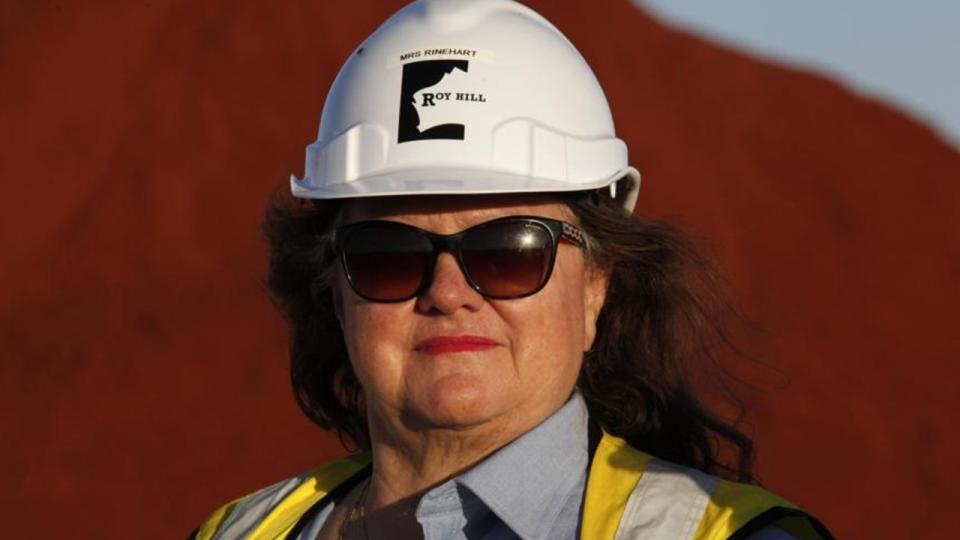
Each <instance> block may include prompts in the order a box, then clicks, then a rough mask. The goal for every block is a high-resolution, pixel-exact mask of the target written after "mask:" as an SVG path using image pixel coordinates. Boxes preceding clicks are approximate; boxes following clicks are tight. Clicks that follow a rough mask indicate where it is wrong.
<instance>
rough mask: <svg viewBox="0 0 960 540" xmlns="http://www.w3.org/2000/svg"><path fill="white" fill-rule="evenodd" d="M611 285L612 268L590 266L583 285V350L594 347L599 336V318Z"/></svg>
mask: <svg viewBox="0 0 960 540" xmlns="http://www.w3.org/2000/svg"><path fill="white" fill-rule="evenodd" d="M609 285H610V270H609V269H607V268H598V267H595V266H592V265H591V266H590V267H588V269H587V274H586V276H585V278H584V287H583V294H584V296H583V324H584V327H583V351H584V352H586V351H589V350H590V348H591V347H593V340H594V339H596V337H597V318H598V317H600V311H601V310H602V309H603V304H604V302H606V300H607V287H609Z"/></svg>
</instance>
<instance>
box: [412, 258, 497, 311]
mask: <svg viewBox="0 0 960 540" xmlns="http://www.w3.org/2000/svg"><path fill="white" fill-rule="evenodd" d="M483 301H484V298H483V295H481V294H480V293H478V292H477V291H475V290H474V289H473V287H471V286H470V284H469V283H467V278H466V276H464V275H463V271H461V270H460V265H459V264H457V259H456V258H454V256H453V255H452V254H450V253H441V254H440V256H439V257H437V264H436V267H435V268H434V270H433V282H431V283H430V286H429V287H428V288H427V290H426V291H424V292H423V293H421V294H420V296H418V297H417V310H418V311H420V312H421V313H431V312H433V313H443V314H445V315H452V314H453V313H455V312H456V311H457V310H458V309H460V308H466V309H468V310H470V311H476V310H478V309H480V307H481V306H482V305H483Z"/></svg>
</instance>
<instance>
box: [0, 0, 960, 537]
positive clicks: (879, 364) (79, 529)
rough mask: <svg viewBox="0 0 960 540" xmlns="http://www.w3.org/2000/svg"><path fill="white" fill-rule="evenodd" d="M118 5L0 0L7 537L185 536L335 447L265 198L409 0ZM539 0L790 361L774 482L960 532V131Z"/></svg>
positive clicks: (765, 406)
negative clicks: (955, 139) (361, 51)
mask: <svg viewBox="0 0 960 540" xmlns="http://www.w3.org/2000/svg"><path fill="white" fill-rule="evenodd" d="M113 4H114V5H112V6H109V5H106V4H103V5H98V6H96V7H92V6H91V5H90V4H83V3H70V4H62V5H61V4H57V3H48V2H19V3H12V4H9V5H5V6H4V7H2V8H0V70H2V71H0V118H2V129H0V148H3V149H4V152H3V158H2V160H0V178H3V186H4V195H3V197H2V198H0V201H2V203H0V204H2V214H0V215H2V216H3V218H2V219H3V226H2V227H0V252H2V253H3V255H2V264H0V279H2V283H4V284H5V287H4V288H3V290H2V291H0V358H2V359H3V371H4V376H3V377H2V379H0V391H2V393H0V395H2V396H3V399H4V406H3V407H2V409H0V410H2V411H3V413H0V414H2V425H0V430H2V433H3V434H4V436H3V437H2V438H0V441H2V442H0V458H2V459H0V461H2V463H3V465H0V477H2V478H5V479H6V486H7V488H6V489H4V490H3V494H2V495H0V506H2V507H3V508H6V509H8V514H7V516H6V517H5V518H4V519H5V527H4V531H5V532H6V534H7V535H8V536H14V537H19V536H44V537H56V536H71V537H74V538H130V537H154V536H155V537H158V538H166V537H181V536H182V535H184V534H185V533H186V532H187V531H189V530H190V529H192V528H193V527H194V526H195V525H196V524H197V523H198V522H199V521H200V520H201V519H202V518H203V517H204V516H205V515H206V514H207V513H208V512H209V511H210V510H212V509H213V508H214V507H215V506H216V505H218V504H220V503H222V502H224V501H226V500H227V499H229V498H232V497H234V496H238V495H240V494H243V493H246V492H249V491H251V490H253V489H255V488H257V487H260V486H263V485H266V484H268V483H270V482H273V481H275V480H278V479H280V478H283V477H286V476H289V475H291V474H294V473H296V472H299V471H302V470H304V469H307V468H309V467H311V466H312V465H315V464H317V463H319V462H320V461H322V460H323V459H325V458H327V457H330V456H333V455H335V454H338V453H340V452H341V450H340V449H339V448H338V446H337V445H336V443H335V440H334V439H333V438H332V437H330V436H327V435H324V434H321V433H318V431H317V430H315V429H313V428H312V427H311V426H310V425H309V423H308V422H307V421H306V420H305V419H304V418H303V417H302V416H301V415H300V414H299V413H298V411H297V410H296V407H295V405H294V402H293V399H292V397H291V395H290V390H289V388H288V383H287V373H286V359H285V336H284V330H283V327H282V324H281V322H280V320H279V318H278V317H277V316H276V315H275V314H274V313H273V311H272V309H271V307H270V304H269V302H268V300H267V299H266V296H265V294H264V293H263V286H262V284H261V280H262V277H261V276H262V269H263V261H264V248H263V244H262V241H261V239H260V233H259V229H258V225H259V220H260V216H261V212H262V209H263V206H264V203H265V201H266V199H267V198H268V196H269V194H270V192H271V190H272V189H273V188H274V187H275V186H276V185H278V184H279V183H281V182H282V179H283V178H284V175H285V174H287V173H290V172H296V173H300V172H301V171H302V156H303V154H302V152H303V147H304V146H305V145H306V144H307V143H308V142H310V141H311V140H312V138H313V137H314V135H315V132H316V123H317V120H318V118H319V114H320V109H321V106H322V103H323V98H324V96H325V94H326V91H327V89H328V87H329V84H330V82H331V81H332V78H333V76H334V75H335V73H336V70H337V69H338V68H339V65H340V63H341V62H342V61H343V60H344V59H345V58H346V57H347V55H348V54H349V53H350V52H351V50H352V48H353V47H354V46H355V45H356V44H357V43H358V42H359V41H360V40H361V39H363V38H364V37H365V36H366V35H367V34H368V33H369V32H371V31H372V30H373V29H374V28H375V27H376V26H377V25H378V24H379V22H380V21H381V20H382V19H384V18H385V17H386V16H388V15H389V14H390V13H392V12H393V11H394V10H395V9H397V8H399V7H400V5H401V2H398V1H381V2H374V1H372V0H368V1H358V2H353V3H351V4H350V8H349V10H348V11H347V10H345V8H344V6H345V5H346V4H343V3H335V2H319V1H316V2H296V3H290V4H285V5H284V8H283V9H278V8H276V7H274V6H273V5H271V4H268V3H257V2H253V3H238V2H227V1H223V0H206V1H204V2H194V3H185V2H180V3H173V4H171V3H149V2H128V3H120V2H115V3H113ZM531 4H532V6H533V7H534V8H535V9H537V10H538V11H541V13H543V14H544V15H546V16H547V17H548V18H549V19H551V20H553V21H554V22H555V23H556V24H557V25H558V26H559V27H560V28H561V29H563V30H564V31H565V33H567V35H568V36H569V37H570V38H571V39H572V41H573V42H574V43H575V44H577V46H578V47H579V48H580V49H581V50H582V52H583V53H584V55H585V56H586V57H587V59H588V61H590V62H591V64H592V65H593V66H594V68H595V71H596V73H597V75H598V77H599V79H600V81H601V82H602V83H603V85H604V87H605V89H606V90H607V93H608V96H609V99H610V102H611V104H612V107H613V109H614V115H615V118H616V121H617V125H618V131H619V133H620V134H621V136H622V137H624V138H625V139H626V140H627V142H628V144H629V145H630V148H631V152H632V156H633V160H634V163H635V164H636V165H637V166H638V167H639V168H640V170H641V171H642V172H643V174H644V179H645V183H644V187H643V190H642V192H641V199H640V206H639V211H640V212H641V213H643V214H646V215H650V216H672V217H675V218H677V219H678V220H679V221H681V223H683V224H684V225H686V226H687V227H689V229H690V230H692V231H693V232H695V233H696V234H698V235H699V236H703V237H705V238H708V239H709V240H710V243H711V244H712V245H713V246H714V248H715V251H716V254H717V256H718V257H719V259H720V260H721V261H722V263H723V265H724V266H725V267H726V268H727V270H728V275H729V278H730V281H731V282H732V284H733V289H734V291H735V293H736V294H737V298H738V300H739V305H740V306H741V308H742V309H743V310H744V311H745V312H746V313H747V314H748V315H749V316H750V317H751V318H752V319H753V320H755V321H758V322H759V323H760V324H761V325H762V326H763V328H764V329H765V333H764V334H763V336H764V337H763V340H762V343H760V344H758V345H756V346H753V349H752V352H755V353H756V354H758V355H759V356H760V357H762V358H764V359H765V360H766V361H768V362H770V363H773V364H776V365H777V366H780V368H782V370H783V371H785V372H786V373H788V374H789V376H790V379H791V384H790V385H789V387H787V388H786V389H785V390H782V391H767V392H748V394H747V405H748V407H749V408H750V411H751V412H750V417H749V419H750V420H751V422H752V423H753V425H754V426H755V435H756V438H757V442H758V447H759V450H760V455H761V460H760V470H761V474H762V476H763V478H764V480H765V482H766V484H767V485H768V486H770V487H771V488H772V489H774V490H775V491H778V492H780V493H782V494H783V495H785V496H787V497H789V498H792V499H795V500H797V501H799V502H802V503H804V504H805V505H807V506H808V507H809V508H810V509H812V510H813V511H814V512H815V513H816V514H817V515H819V516H821V517H822V518H823V520H824V521H825V522H826V523H828V524H829V525H830V526H831V527H832V528H834V529H835V531H836V533H837V534H838V536H839V537H850V538H854V537H857V538H904V537H923V538H934V537H945V536H944V535H945V533H942V532H938V531H939V530H941V529H945V525H944V524H945V519H944V518H943V516H948V515H952V511H953V508H952V506H953V503H952V497H951V496H950V493H951V491H949V490H950V488H951V483H950V482H949V478H950V477H951V476H952V474H953V472H954V467H953V458H951V457H950V456H955V455H956V454H957V453H958V451H960V444H958V437H957V434H956V430H955V429H951V425H950V424H949V423H948V422H949V418H950V416H951V413H952V412H954V411H957V410H960V407H958V392H957V386H956V383H955V382H954V377H955V376H956V375H957V367H956V362H955V360H956V358H957V357H958V353H960V340H958V337H957V335H958V334H957V332H956V330H955V329H952V328H953V323H950V321H951V320H953V319H952V316H951V315H950V313H951V312H952V309H953V308H954V306H955V305H956V304H957V303H958V300H960V294H958V292H960V291H958V289H960V286H958V280H957V276H958V270H960V241H958V236H960V227H958V226H957V211H958V210H960V197H958V195H960V185H958V183H957V182H956V180H957V179H958V178H960V154H958V152H957V151H956V150H954V149H952V148H951V147H949V146H948V145H946V144H944V143H943V142H942V141H941V140H939V139H938V138H937V137H936V136H935V135H934V134H933V133H932V132H931V131H930V130H929V129H927V128H925V127H924V126H922V125H920V124H918V123H916V122H914V121H912V120H910V119H909V118H907V117H906V116H904V115H902V114H899V113H898V112H896V111H894V110H892V109H891V108H889V107H887V106H885V105H883V104H880V103H876V102H872V101H870V100H866V99H863V98H861V97H858V96H856V95H853V94H851V93H850V92H848V91H846V90H844V89H843V88H842V87H840V86H838V85H836V84H834V83H831V82H829V81H827V80H825V79H823V78H820V77H817V76H815V75H811V74H807V73H800V72H797V71H795V70H790V69H784V68H781V67H777V66H773V65H770V64H766V63H763V62H759V61H756V60H753V59H750V58H747V57H745V56H743V55H741V54H738V53H735V52H731V51H729V50H726V49H724V48H722V47H718V46H716V45H712V44H710V43H707V42H705V41H702V40H700V39H695V38H692V37H689V36H687V35H684V34H681V33H678V32H676V31H673V30H670V29H667V28H665V27H663V26H661V25H659V24H657V23H656V22H654V21H653V20H652V19H651V18H649V17H648V16H647V15H645V14H644V13H643V12H641V11H638V10H637V9H636V8H634V7H633V6H632V5H631V4H630V3H629V2H628V1H627V0H616V1H614V0H608V1H605V2H595V1H589V2H588V1H587V0H571V1H569V2H564V3H563V4H562V5H561V4H560V3H557V2H547V1H545V0H538V1H535V2H531ZM82 6H86V7H82ZM951 179H952V180H951ZM903 516H908V517H906V518H905V517H903ZM938 520H939V521H938Z"/></svg>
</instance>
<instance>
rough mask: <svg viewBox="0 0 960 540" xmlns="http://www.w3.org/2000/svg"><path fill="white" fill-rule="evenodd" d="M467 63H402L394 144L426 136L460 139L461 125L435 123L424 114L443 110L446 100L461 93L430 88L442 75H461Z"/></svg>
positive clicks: (419, 139)
mask: <svg viewBox="0 0 960 540" xmlns="http://www.w3.org/2000/svg"><path fill="white" fill-rule="evenodd" d="M468 65H469V62H468V61H467V60H424V61H421V62H410V63H408V64H404V65H403V83H402V84H401V88H400V126H399V128H398V129H397V142H398V143H402V142H408V141H422V140H426V139H460V140H463V135H464V131H465V127H464V125H463V124H458V123H452V122H451V123H447V122H444V123H437V122H436V121H435V118H431V119H428V118H426V116H428V113H431V116H432V113H433V112H434V111H441V110H443V107H444V106H445V105H446V104H447V103H449V102H450V101H453V100H456V98H457V97H460V95H461V94H457V95H453V96H452V94H453V93H452V92H444V91H443V89H442V88H436V89H435V91H431V90H433V88H432V87H438V86H439V83H440V82H441V81H442V80H444V78H446V77H448V76H456V75H458V73H456V72H457V71H459V72H460V73H459V75H463V74H465V73H466V72H467V67H468ZM425 89H426V90H425ZM481 98H482V96H481ZM460 101H463V100H462V99H461V100H460ZM431 120H433V121H431Z"/></svg>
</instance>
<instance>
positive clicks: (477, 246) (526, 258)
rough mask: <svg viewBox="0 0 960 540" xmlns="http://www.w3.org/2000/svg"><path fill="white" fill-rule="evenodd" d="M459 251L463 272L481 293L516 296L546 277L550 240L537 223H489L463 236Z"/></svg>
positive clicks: (551, 255) (538, 284)
mask: <svg viewBox="0 0 960 540" xmlns="http://www.w3.org/2000/svg"><path fill="white" fill-rule="evenodd" d="M461 251H462V256H463V263H464V266H466V268H467V273H469V274H470V278H471V279H472V280H473V282H474V283H476V284H477V286H479V287H480V290H481V292H482V293H483V294H485V295H487V296H491V297H495V298H519V297H521V296H527V295H529V294H532V293H533V292H535V291H537V290H538V289H539V288H540V287H541V286H542V285H543V284H544V282H545V281H546V279H547V272H549V270H550V263H551V262H552V259H553V240H552V237H551V236H550V231H549V230H547V228H546V227H544V226H543V225H540V224H538V223H532V222H506V223H492V224H490V225H488V226H485V227H478V228H476V229H474V230H472V231H470V233H469V234H467V235H466V236H464V238H463V245H462V250H461Z"/></svg>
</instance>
